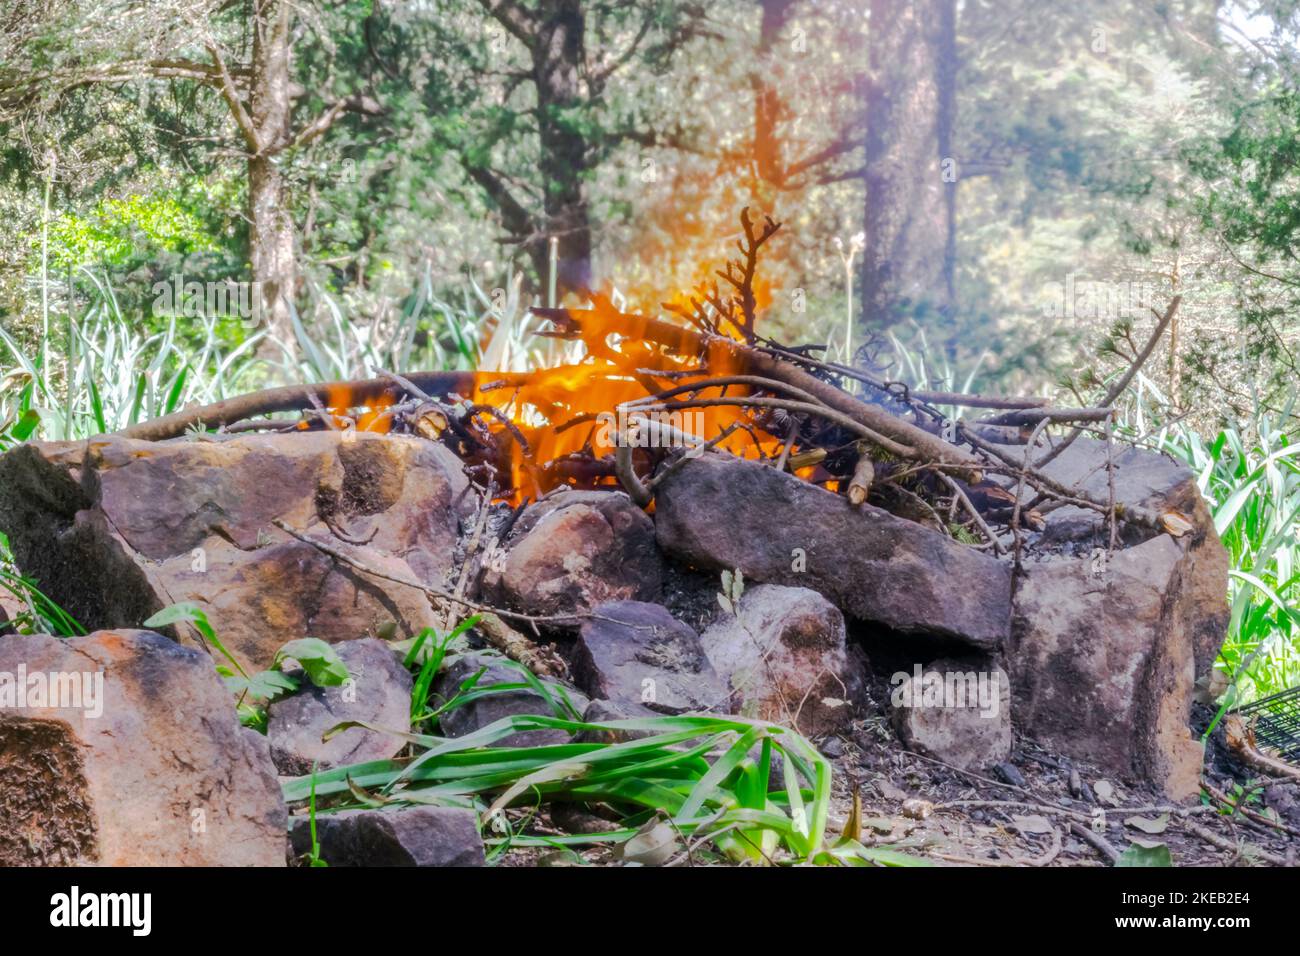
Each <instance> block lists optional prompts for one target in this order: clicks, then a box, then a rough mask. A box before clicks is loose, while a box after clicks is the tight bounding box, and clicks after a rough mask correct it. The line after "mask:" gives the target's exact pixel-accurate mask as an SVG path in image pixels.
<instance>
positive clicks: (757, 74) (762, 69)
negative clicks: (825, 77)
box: [749, 0, 794, 187]
mask: <svg viewBox="0 0 1300 956" xmlns="http://www.w3.org/2000/svg"><path fill="white" fill-rule="evenodd" d="M793 6H794V2H793V0H759V7H760V8H761V11H762V18H761V20H760V21H759V29H758V50H757V54H756V56H755V61H756V64H757V69H755V70H753V71H752V72H751V73H750V75H749V84H750V88H751V89H752V90H753V92H754V166H755V167H756V169H757V170H758V175H759V178H760V179H761V180H762V181H763V182H765V183H769V184H771V185H773V186H776V187H780V186H781V185H783V184H784V182H785V156H784V155H783V154H782V150H781V140H780V138H779V137H778V136H777V128H776V127H777V122H778V121H779V120H780V117H781V105H782V104H781V94H780V92H779V91H778V90H777V89H776V87H775V86H773V85H772V82H771V79H770V77H769V74H768V70H767V60H768V58H769V57H771V56H772V51H773V48H774V47H775V46H776V42H777V40H779V39H780V36H781V31H782V30H784V29H785V25H786V22H787V21H788V20H789V18H790V11H791V8H792V7H793Z"/></svg>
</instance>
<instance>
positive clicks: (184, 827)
mask: <svg viewBox="0 0 1300 956" xmlns="http://www.w3.org/2000/svg"><path fill="white" fill-rule="evenodd" d="M38 674H39V675H51V674H53V675H57V676H56V677H55V678H49V677H44V679H43V680H42V681H41V682H42V683H43V684H44V685H45V686H46V688H47V693H46V694H45V696H44V698H43V699H37V698H36V697H35V696H34V694H35V687H36V684H35V683H33V682H34V680H35V678H34V677H33V675H38ZM20 675H22V676H23V678H24V680H23V683H24V684H25V685H26V695H25V696H26V699H25V700H23V699H22V697H21V696H15V695H14V689H15V685H14V683H13V681H14V680H16V679H17V678H18V677H19V676H20ZM56 685H57V686H58V687H59V688H60V690H61V693H53V692H51V690H52V689H53V688H55V687H56ZM73 694H75V695H76V696H72V695H73ZM286 824H287V815H286V812H285V807H284V802H283V800H282V799H281V795H280V786H279V782H278V781H277V779H276V776H275V771H274V768H273V767H272V765H271V758H270V752H269V749H268V747H267V743H266V739H265V738H264V737H261V736H260V735H258V734H257V733H255V732H254V731H251V730H248V729H246V728H243V727H241V726H239V722H238V721H237V719H236V717H235V709H234V706H233V703H232V701H231V698H230V695H229V694H228V693H227V692H226V690H225V688H224V687H223V686H222V683H221V680H220V678H219V677H218V676H217V673H216V671H215V669H214V668H213V666H212V660H211V659H210V658H209V657H208V656H207V655H206V654H204V653H201V652H200V651H197V650H194V649H191V648H187V647H182V646H181V645H179V644H177V643H176V642H175V641H172V640H170V639H169V638H166V637H164V636H162V635H161V634H155V633H153V632H151V631H128V630H123V631H97V632H95V633H93V634H90V635H88V636H86V637H75V638H67V639H59V638H54V637H49V636H45V635H38V636H21V635H11V636H8V637H3V638H0V866H51V865H79V864H92V863H97V864H101V865H105V866H283V865H284V850H285V826H286Z"/></svg>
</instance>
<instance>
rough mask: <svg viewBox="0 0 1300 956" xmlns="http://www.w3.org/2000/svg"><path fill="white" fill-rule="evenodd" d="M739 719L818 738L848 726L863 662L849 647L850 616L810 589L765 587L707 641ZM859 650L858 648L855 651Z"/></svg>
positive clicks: (707, 634) (708, 633)
mask: <svg viewBox="0 0 1300 956" xmlns="http://www.w3.org/2000/svg"><path fill="white" fill-rule="evenodd" d="M700 643H701V644H702V645H703V647H704V653H705V654H706V655H707V656H708V658H709V662H710V663H711V664H712V665H713V669H714V670H715V671H716V672H717V674H718V677H719V678H720V679H721V680H722V681H723V683H724V684H726V685H727V686H728V687H729V688H731V691H732V695H731V707H730V710H731V712H732V713H739V714H745V715H747V716H752V717H757V718H759V719H761V720H770V721H773V722H775V723H780V724H784V725H786V726H789V727H795V728H797V729H798V730H799V731H800V732H801V733H803V734H805V735H807V736H819V735H821V734H826V733H830V732H832V731H835V730H838V729H840V728H842V727H843V726H845V725H846V724H847V723H848V721H849V720H850V719H851V717H852V715H853V706H852V703H853V701H854V700H855V699H856V698H858V696H859V695H860V693H861V690H862V659H861V656H860V654H857V653H851V652H850V650H849V647H848V645H847V643H846V641H845V630H844V615H843V614H841V613H840V611H839V609H838V608H836V607H835V605H833V604H831V602H830V601H828V600H826V598H824V597H822V596H821V595H820V594H818V593H817V592H816V591H811V590H809V589H808V588H791V587H784V586H782V585H779V584H760V585H758V586H756V587H751V588H749V589H748V590H746V591H745V593H744V596H743V597H742V598H741V601H740V607H739V609H738V613H737V614H735V615H732V614H725V615H723V616H722V617H720V618H719V619H718V620H717V621H716V622H715V623H714V624H713V625H711V626H710V627H709V628H707V629H706V630H705V631H704V633H703V634H701V635H700ZM855 650H856V648H855Z"/></svg>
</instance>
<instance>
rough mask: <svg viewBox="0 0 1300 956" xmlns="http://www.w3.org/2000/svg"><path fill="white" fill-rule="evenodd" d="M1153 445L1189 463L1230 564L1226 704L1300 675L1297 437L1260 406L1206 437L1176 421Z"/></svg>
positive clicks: (1292, 682) (1290, 683) (1299, 680)
mask: <svg viewBox="0 0 1300 956" xmlns="http://www.w3.org/2000/svg"><path fill="white" fill-rule="evenodd" d="M1288 420H1289V414H1285V415H1283V416H1282V418H1281V421H1282V422H1287V421H1288ZM1157 444H1158V447H1160V448H1162V449H1163V450H1165V451H1167V452H1169V453H1170V454H1172V455H1174V456H1175V457H1177V458H1179V459H1180V460H1182V461H1184V462H1186V463H1187V464H1188V465H1189V466H1190V467H1191V468H1192V469H1193V470H1194V471H1195V472H1196V475H1197V485H1198V487H1199V488H1200V489H1201V493H1202V494H1203V495H1204V496H1205V497H1206V499H1207V500H1208V501H1209V503H1210V508H1211V512H1212V514H1213V516H1214V526H1215V530H1216V531H1218V533H1219V536H1220V538H1221V539H1222V541H1223V544H1224V547H1226V548H1227V550H1228V555H1229V558H1230V560H1231V563H1232V568H1233V571H1232V580H1231V583H1230V587H1229V599H1230V602H1231V608H1232V616H1231V619H1230V622H1229V625H1228V634H1227V637H1226V640H1225V641H1224V645H1223V650H1222V652H1221V655H1220V659H1219V667H1221V668H1222V670H1223V672H1224V674H1225V675H1226V676H1227V677H1228V678H1229V681H1230V686H1229V690H1228V692H1227V694H1226V695H1225V696H1224V698H1223V702H1222V703H1223V707H1224V708H1227V707H1230V706H1234V705H1236V704H1242V703H1248V702H1250V701H1251V700H1254V699H1256V698H1258V697H1263V696H1267V695H1269V694H1273V693H1276V692H1277V691H1281V690H1285V689H1287V688H1289V687H1294V686H1296V685H1297V684H1300V610H1298V608H1300V443H1296V442H1293V441H1291V439H1290V437H1289V434H1288V430H1286V428H1285V425H1281V424H1279V419H1277V418H1275V417H1274V416H1272V415H1270V414H1268V413H1266V412H1263V411H1262V410H1259V411H1257V416H1256V418H1255V419H1254V421H1253V422H1249V423H1246V424H1245V427H1243V428H1241V429H1238V428H1227V429H1224V430H1222V431H1221V432H1219V434H1218V435H1216V436H1215V438H1214V440H1213V441H1211V442H1209V443H1206V442H1204V441H1202V439H1201V438H1200V437H1199V436H1198V435H1197V434H1196V433H1195V432H1194V431H1192V430H1191V429H1189V428H1187V427H1186V426H1184V425H1175V426H1173V427H1171V428H1168V429H1164V430H1162V431H1161V432H1160V433H1159V435H1158V437H1157ZM1221 712H1222V711H1221Z"/></svg>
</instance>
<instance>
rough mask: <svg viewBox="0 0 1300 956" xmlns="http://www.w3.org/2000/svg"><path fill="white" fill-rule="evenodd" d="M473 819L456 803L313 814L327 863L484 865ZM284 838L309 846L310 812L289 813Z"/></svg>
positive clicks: (300, 850) (298, 849)
mask: <svg viewBox="0 0 1300 956" xmlns="http://www.w3.org/2000/svg"><path fill="white" fill-rule="evenodd" d="M477 823H478V821H477V817H476V816H475V813H474V811H473V810H467V809H461V808H459V807H401V808H399V809H395V810H394V809H384V810H343V811H340V812H338V813H324V814H317V816H316V839H317V841H318V842H319V843H320V856H321V859H322V860H324V861H325V862H326V863H328V864H329V865H330V866H483V865H484V854H483V840H482V838H481V837H480V836H479V834H478V826H477ZM289 843H290V846H292V847H293V852H294V853H295V854H296V855H298V856H302V855H303V854H305V853H309V852H310V851H311V820H310V818H309V817H306V816H295V817H294V818H293V826H292V828H291V829H290V831H289Z"/></svg>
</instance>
